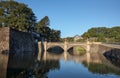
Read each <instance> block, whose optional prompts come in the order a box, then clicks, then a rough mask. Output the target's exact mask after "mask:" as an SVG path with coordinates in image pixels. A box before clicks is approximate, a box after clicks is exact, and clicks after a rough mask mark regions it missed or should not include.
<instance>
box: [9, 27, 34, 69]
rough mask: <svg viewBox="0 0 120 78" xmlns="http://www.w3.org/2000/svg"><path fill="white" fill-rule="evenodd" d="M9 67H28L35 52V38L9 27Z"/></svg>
mask: <svg viewBox="0 0 120 78" xmlns="http://www.w3.org/2000/svg"><path fill="white" fill-rule="evenodd" d="M9 40H10V43H9V44H10V49H9V50H10V52H9V56H10V57H9V63H8V65H9V67H12V68H18V67H19V68H26V67H27V68H28V67H30V66H32V64H33V62H34V58H35V54H36V46H35V40H34V38H33V36H32V35H31V34H30V33H27V32H21V31H17V30H14V29H10V39H9Z"/></svg>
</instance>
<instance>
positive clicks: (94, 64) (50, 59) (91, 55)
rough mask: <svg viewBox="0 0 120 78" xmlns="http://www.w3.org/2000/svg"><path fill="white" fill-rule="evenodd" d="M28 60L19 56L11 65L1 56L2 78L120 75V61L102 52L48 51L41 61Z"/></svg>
mask: <svg viewBox="0 0 120 78" xmlns="http://www.w3.org/2000/svg"><path fill="white" fill-rule="evenodd" d="M96 50H97V49H96ZM26 58H27V56H26ZM24 59H25V58H24ZM24 59H22V58H21V59H20V58H19V59H17V57H16V59H13V60H11V63H9V64H8V65H7V66H6V65H5V63H6V62H5V61H3V62H1V60H2V59H0V64H1V65H0V78H120V65H119V64H120V62H119V61H118V60H115V59H114V58H113V59H112V58H111V60H109V59H107V58H106V57H105V56H104V55H103V53H100V51H98V52H97V51H94V50H93V52H86V54H84V55H82V56H80V55H71V54H69V53H67V52H66V54H65V53H64V52H63V53H61V54H56V53H49V52H47V54H46V56H44V57H42V58H40V60H39V61H37V60H32V59H26V60H24ZM16 61H17V62H16ZM112 61H114V62H112ZM4 62H5V63H4Z"/></svg>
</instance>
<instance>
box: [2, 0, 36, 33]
mask: <svg viewBox="0 0 120 78" xmlns="http://www.w3.org/2000/svg"><path fill="white" fill-rule="evenodd" d="M35 21H36V17H35V15H34V13H33V12H32V9H30V8H28V7H27V5H25V4H23V3H18V2H15V1H12V0H10V1H1V2H0V27H12V28H14V29H17V30H20V31H29V30H31V29H32V28H33V27H34V24H35Z"/></svg>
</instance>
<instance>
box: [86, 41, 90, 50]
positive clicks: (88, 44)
mask: <svg viewBox="0 0 120 78" xmlns="http://www.w3.org/2000/svg"><path fill="white" fill-rule="evenodd" d="M86 45H87V48H86V51H87V52H89V51H90V42H89V41H87V44H86Z"/></svg>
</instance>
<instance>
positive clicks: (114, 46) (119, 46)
mask: <svg viewBox="0 0 120 78" xmlns="http://www.w3.org/2000/svg"><path fill="white" fill-rule="evenodd" d="M101 45H103V46H106V47H112V48H118V49H120V45H116V44H101Z"/></svg>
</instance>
